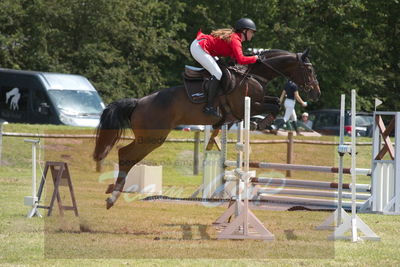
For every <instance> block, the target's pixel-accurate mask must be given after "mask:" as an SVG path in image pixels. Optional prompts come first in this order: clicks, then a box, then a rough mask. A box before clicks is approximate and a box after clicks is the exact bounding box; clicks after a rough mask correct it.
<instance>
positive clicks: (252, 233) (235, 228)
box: [216, 97, 275, 240]
mask: <svg viewBox="0 0 400 267" xmlns="http://www.w3.org/2000/svg"><path fill="white" fill-rule="evenodd" d="M250 104H251V102H250V98H249V97H245V105H244V107H245V109H244V110H245V111H244V138H243V139H244V140H243V141H244V142H243V143H238V144H237V145H236V149H237V151H242V152H243V158H242V159H243V163H244V165H243V167H242V166H240V167H239V168H237V169H236V170H235V173H236V176H237V179H240V180H241V181H242V182H243V183H244V192H243V193H244V194H243V200H244V201H243V203H242V202H241V201H240V202H239V201H236V204H235V205H233V206H231V207H230V208H228V210H227V211H225V212H224V214H222V215H221V216H220V217H219V218H218V219H217V221H216V223H217V224H225V226H226V227H225V229H223V230H222V231H221V232H220V233H219V235H218V239H260V240H274V239H275V237H274V235H273V234H272V233H271V232H269V231H268V230H267V229H266V228H265V226H264V225H263V224H262V222H261V221H260V220H259V219H258V218H257V217H256V216H255V215H254V213H252V212H251V210H250V209H249V194H248V187H249V185H250V177H251V173H252V172H250V170H249V168H250V166H249V159H250V156H249V154H250ZM237 210H239V215H237V217H236V218H235V219H234V220H233V221H231V222H229V223H226V222H227V221H228V218H230V217H231V216H232V215H234V214H235V213H237Z"/></svg>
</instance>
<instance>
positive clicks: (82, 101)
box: [0, 69, 104, 127]
mask: <svg viewBox="0 0 400 267" xmlns="http://www.w3.org/2000/svg"><path fill="white" fill-rule="evenodd" d="M103 109H104V103H103V101H102V100H101V98H100V96H99V94H98V93H97V91H96V89H95V88H94V87H93V85H92V84H91V83H90V82H89V80H88V79H86V78H85V77H83V76H80V75H72V74H61V73H49V72H37V71H21V70H11V69H0V118H1V119H3V120H5V121H8V122H16V123H33V124H35V123H38V124H66V125H71V126H88V127H96V126H97V125H98V124H99V121H100V115H101V113H102V112H103Z"/></svg>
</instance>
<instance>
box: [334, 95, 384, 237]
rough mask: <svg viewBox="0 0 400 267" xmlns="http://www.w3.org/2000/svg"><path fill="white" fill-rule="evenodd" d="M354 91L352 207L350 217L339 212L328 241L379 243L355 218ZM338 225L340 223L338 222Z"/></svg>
mask: <svg viewBox="0 0 400 267" xmlns="http://www.w3.org/2000/svg"><path fill="white" fill-rule="evenodd" d="M356 153H357V151H356V91H355V90H351V169H352V171H351V178H352V179H351V182H352V186H351V193H352V198H351V201H352V205H351V216H349V215H348V214H347V213H346V212H345V211H344V210H341V216H342V218H340V219H341V220H343V223H341V224H340V225H339V226H338V227H337V228H335V231H334V233H333V234H332V235H331V236H330V237H329V239H333V240H337V239H350V240H352V241H353V242H357V241H360V240H373V241H379V240H380V237H379V236H377V235H376V234H375V233H374V232H373V231H372V230H371V228H369V227H368V225H367V224H365V223H364V222H363V221H362V220H361V218H360V217H358V216H357V203H356V175H357V173H356V171H355V170H356ZM338 223H340V222H338ZM349 230H351V236H350V237H349V236H346V235H345V234H346V232H348V231H349ZM358 230H360V232H362V233H363V234H364V235H363V236H358Z"/></svg>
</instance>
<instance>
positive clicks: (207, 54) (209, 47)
mask: <svg viewBox="0 0 400 267" xmlns="http://www.w3.org/2000/svg"><path fill="white" fill-rule="evenodd" d="M256 30H257V29H256V24H255V23H254V22H253V21H252V20H251V19H249V18H241V19H239V20H238V21H237V22H236V24H235V28H234V29H230V28H229V29H218V30H214V31H212V32H211V34H209V35H208V34H203V33H202V32H201V30H199V32H198V33H197V37H196V39H195V40H194V41H193V42H192V44H191V45H190V53H191V54H192V56H193V58H194V59H195V60H196V61H197V62H199V63H200V65H202V66H203V67H204V68H205V69H206V70H207V71H208V72H210V74H211V75H212V76H211V78H210V81H209V82H208V94H207V106H206V107H205V108H204V113H206V114H209V115H212V116H216V117H218V118H220V115H219V114H218V113H217V111H216V109H215V108H214V106H213V104H214V98H215V96H216V94H217V89H218V87H219V83H220V80H221V77H222V71H221V69H220V68H219V66H218V64H217V62H216V60H215V58H214V57H218V56H222V57H228V56H230V57H231V58H233V59H235V60H236V61H237V63H239V64H242V65H245V64H252V63H255V62H256V61H257V59H258V56H244V55H243V52H242V42H243V41H250V40H251V38H253V34H254V32H255V31H256Z"/></svg>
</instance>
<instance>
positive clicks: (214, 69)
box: [190, 40, 222, 80]
mask: <svg viewBox="0 0 400 267" xmlns="http://www.w3.org/2000/svg"><path fill="white" fill-rule="evenodd" d="M190 53H191V54H192V56H193V58H194V59H195V60H196V61H197V62H199V63H200V65H202V66H203V67H204V68H205V69H206V70H208V72H209V73H211V75H214V76H215V78H217V80H221V77H222V71H221V69H220V68H219V66H218V64H217V62H216V61H215V59H214V58H213V57H212V56H211V55H210V54H207V53H206V52H205V51H204V50H203V48H201V46H200V45H199V40H194V41H193V42H192V44H191V45H190Z"/></svg>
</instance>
